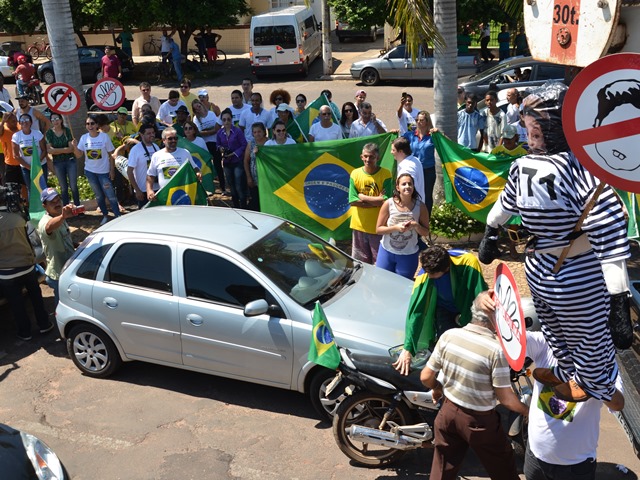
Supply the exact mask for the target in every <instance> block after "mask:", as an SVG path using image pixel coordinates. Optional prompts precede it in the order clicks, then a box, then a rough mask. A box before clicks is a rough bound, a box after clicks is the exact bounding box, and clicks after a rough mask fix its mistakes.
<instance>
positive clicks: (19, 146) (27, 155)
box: [11, 113, 49, 191]
mask: <svg viewBox="0 0 640 480" xmlns="http://www.w3.org/2000/svg"><path fill="white" fill-rule="evenodd" d="M18 122H19V123H20V130H18V131H17V132H16V133H14V134H13V136H12V137H11V143H12V144H13V156H14V157H15V158H16V159H17V160H18V162H20V166H21V167H22V177H23V178H24V183H25V185H26V186H27V191H29V189H30V187H31V160H32V159H33V147H34V143H35V146H36V147H37V148H38V153H39V155H40V164H41V165H42V176H43V178H44V179H45V181H46V179H47V174H48V172H49V169H48V168H47V144H46V142H45V140H44V135H43V134H42V132H40V130H34V129H33V128H31V126H32V123H33V119H32V118H31V115H29V114H28V113H23V114H22V115H20V116H19V117H18ZM44 188H46V185H45V186H44V187H43V190H44Z"/></svg>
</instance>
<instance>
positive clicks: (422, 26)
mask: <svg viewBox="0 0 640 480" xmlns="http://www.w3.org/2000/svg"><path fill="white" fill-rule="evenodd" d="M505 1H506V0H505ZM389 11H390V13H391V14H390V17H391V19H392V22H393V26H394V27H396V28H399V29H401V30H402V34H403V36H404V38H405V44H406V45H407V51H408V53H409V55H410V56H411V60H412V61H413V62H414V63H415V61H416V59H417V58H418V52H419V49H420V45H422V44H426V43H433V46H434V47H435V48H436V49H444V47H445V42H444V39H443V38H442V36H441V35H440V32H438V30H437V29H436V25H435V23H434V21H433V12H432V11H431V9H430V8H429V2H428V1H427V0H389Z"/></svg>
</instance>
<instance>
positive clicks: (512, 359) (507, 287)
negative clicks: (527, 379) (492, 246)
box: [493, 263, 527, 372]
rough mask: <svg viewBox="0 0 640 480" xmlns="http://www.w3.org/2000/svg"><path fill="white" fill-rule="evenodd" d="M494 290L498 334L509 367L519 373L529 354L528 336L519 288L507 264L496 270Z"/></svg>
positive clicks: (499, 266)
mask: <svg viewBox="0 0 640 480" xmlns="http://www.w3.org/2000/svg"><path fill="white" fill-rule="evenodd" d="M494 289H495V291H494V294H493V299H494V301H495V303H496V334H497V336H498V339H499V340H500V345H501V346H502V351H503V352H504V356H505V357H506V358H507V362H509V366H510V367H511V368H513V369H514V370H515V371H516V372H519V371H520V370H522V367H523V366H524V360H525V357H526V354H527V336H526V334H525V320H524V312H523V311H522V305H521V303H520V294H519V293H518V286H517V285H516V281H515V278H514V277H513V273H511V270H509V267H508V266H507V264H506V263H501V264H500V265H498V268H496V282H495V285H494Z"/></svg>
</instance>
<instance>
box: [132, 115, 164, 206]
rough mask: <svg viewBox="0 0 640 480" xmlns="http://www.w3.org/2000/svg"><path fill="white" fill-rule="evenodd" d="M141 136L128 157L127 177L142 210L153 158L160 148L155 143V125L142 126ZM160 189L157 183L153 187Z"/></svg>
mask: <svg viewBox="0 0 640 480" xmlns="http://www.w3.org/2000/svg"><path fill="white" fill-rule="evenodd" d="M139 134H140V142H139V143H138V144H136V145H135V146H134V147H133V148H132V149H131V151H130V152H129V157H127V177H128V178H129V183H130V184H131V187H132V188H133V192H134V194H135V196H136V201H137V202H138V208H142V207H144V205H145V204H146V203H147V170H148V169H149V164H150V163H151V157H152V156H153V154H154V153H156V152H157V151H158V150H160V148H159V147H158V146H157V145H156V144H155V142H154V140H155V138H156V129H155V126H154V125H149V124H143V125H141V126H140V130H139ZM159 188H160V187H158V184H157V183H156V184H154V185H153V190H158V189H159Z"/></svg>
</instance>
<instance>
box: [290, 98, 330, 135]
mask: <svg viewBox="0 0 640 480" xmlns="http://www.w3.org/2000/svg"><path fill="white" fill-rule="evenodd" d="M323 105H329V101H328V100H327V97H325V96H324V95H320V96H319V97H318V98H316V99H315V100H314V101H313V102H311V103H310V104H309V105H307V108H305V109H304V111H303V112H302V113H301V114H300V115H298V116H297V117H296V121H297V122H298V125H299V127H300V130H301V132H302V134H303V135H304V136H305V137H309V129H310V128H311V125H313V121H314V120H315V119H316V117H317V116H318V113H320V107H322V106H323ZM332 112H333V110H332ZM333 121H334V122H335V123H337V122H338V119H337V118H335V117H334V118H333ZM292 137H293V135H292ZM293 138H294V139H295V138H296V137H293ZM296 141H297V140H296Z"/></svg>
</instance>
